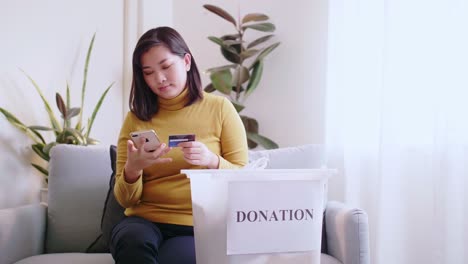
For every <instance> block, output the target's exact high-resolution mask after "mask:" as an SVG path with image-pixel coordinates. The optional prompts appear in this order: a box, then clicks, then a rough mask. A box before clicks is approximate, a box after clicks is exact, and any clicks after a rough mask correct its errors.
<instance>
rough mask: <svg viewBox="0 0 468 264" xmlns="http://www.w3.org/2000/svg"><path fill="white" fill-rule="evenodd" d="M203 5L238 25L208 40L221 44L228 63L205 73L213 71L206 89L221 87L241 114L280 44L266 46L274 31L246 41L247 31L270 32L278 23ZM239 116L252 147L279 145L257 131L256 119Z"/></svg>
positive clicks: (265, 16)
mask: <svg viewBox="0 0 468 264" xmlns="http://www.w3.org/2000/svg"><path fill="white" fill-rule="evenodd" d="M203 7H204V8H206V9H207V10H209V11H210V12H212V13H214V14H216V15H218V16H220V17H221V18H223V19H224V20H225V21H228V22H229V23H231V24H232V25H233V26H234V28H235V31H234V33H233V34H227V35H223V36H221V37H214V36H209V37H208V39H209V40H211V41H212V42H214V43H216V44H217V45H219V47H220V49H221V54H222V55H223V57H224V58H225V59H226V60H227V61H228V62H229V64H227V65H224V66H221V67H215V68H211V69H208V70H206V73H207V74H209V75H210V79H211V83H210V84H208V85H207V86H206V87H205V91H207V92H214V91H218V92H221V93H222V94H224V95H226V96H227V97H229V99H230V101H231V102H232V103H233V105H234V106H235V108H236V110H237V112H238V113H239V114H240V112H241V111H242V110H243V109H244V108H245V106H244V103H245V100H246V99H247V98H248V97H249V96H250V95H251V94H252V93H253V92H254V91H255V89H256V88H257V87H258V84H259V82H260V80H261V77H262V73H263V66H264V58H265V57H266V56H267V55H268V54H270V53H271V52H272V51H273V50H274V49H275V48H276V47H278V46H279V44H280V42H276V43H273V44H270V45H266V46H265V44H266V43H268V41H270V40H271V38H272V37H273V36H274V35H273V34H267V35H263V36H261V37H259V38H257V39H255V40H253V41H251V42H247V40H246V38H245V32H246V31H247V30H255V31H257V32H266V33H271V32H274V31H275V25H274V24H273V23H271V22H268V20H269V17H268V16H267V15H265V14H261V13H251V14H247V15H245V16H244V17H243V18H242V19H241V18H240V17H239V19H238V20H237V21H236V20H235V19H234V18H233V17H232V16H231V15H230V14H229V13H228V12H226V11H225V10H223V9H222V8H220V7H217V6H214V5H204V6H203ZM262 46H263V47H262ZM240 116H241V119H242V122H243V123H244V126H245V129H246V132H247V138H248V144H249V148H255V147H256V146H257V145H261V146H263V147H264V148H266V149H272V148H278V145H277V144H276V143H275V142H273V141H272V140H271V139H269V138H267V137H265V136H262V135H260V134H259V133H258V122H257V120H255V119H254V118H251V117H248V116H245V115H240Z"/></svg>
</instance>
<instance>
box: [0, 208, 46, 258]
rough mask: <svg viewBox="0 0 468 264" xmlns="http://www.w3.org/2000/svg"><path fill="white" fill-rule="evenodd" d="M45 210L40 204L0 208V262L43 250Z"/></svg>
mask: <svg viewBox="0 0 468 264" xmlns="http://www.w3.org/2000/svg"><path fill="white" fill-rule="evenodd" d="M46 210H47V208H46V206H45V205H42V204H30V205H25V206H20V207H15V208H7V209H1V210H0V252H1V254H0V264H10V263H14V262H16V261H18V260H21V259H23V258H26V257H29V256H33V255H38V254H41V253H42V252H43V251H44V238H45V229H46Z"/></svg>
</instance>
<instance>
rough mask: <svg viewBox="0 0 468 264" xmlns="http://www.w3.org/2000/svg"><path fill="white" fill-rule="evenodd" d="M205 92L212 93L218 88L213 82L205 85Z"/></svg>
mask: <svg viewBox="0 0 468 264" xmlns="http://www.w3.org/2000/svg"><path fill="white" fill-rule="evenodd" d="M203 90H204V91H205V92H207V93H212V92H214V91H216V89H215V88H214V86H213V84H212V83H210V84H208V85H207V86H205V88H204V89H203Z"/></svg>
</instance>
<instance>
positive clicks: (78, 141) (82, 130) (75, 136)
mask: <svg viewBox="0 0 468 264" xmlns="http://www.w3.org/2000/svg"><path fill="white" fill-rule="evenodd" d="M95 37H96V34H94V35H93V37H92V39H91V42H90V44H89V47H88V51H87V55H86V61H85V65H84V73H83V84H82V88H81V104H80V107H72V106H71V101H70V87H69V85H68V83H67V87H66V97H65V98H66V99H65V100H64V99H63V97H62V96H61V95H60V94H59V93H56V94H55V103H56V105H57V108H58V110H59V112H60V114H61V115H60V117H61V121H59V119H58V118H57V117H56V115H55V113H54V111H53V110H52V107H51V104H50V103H49V101H48V100H47V99H46V98H45V96H44V94H43V92H42V90H41V88H40V87H39V85H38V84H37V83H36V82H35V81H34V79H33V78H31V76H29V75H28V74H27V73H26V72H24V71H23V73H24V75H25V76H26V77H27V78H28V79H29V81H30V82H31V84H32V86H33V87H34V88H35V89H36V91H37V93H38V94H39V96H40V98H41V100H42V103H43V104H44V108H45V110H46V112H47V114H48V117H49V120H50V126H42V125H30V126H28V125H25V124H24V123H23V122H21V121H20V120H19V119H18V118H17V117H16V116H15V115H14V114H12V113H11V112H9V111H8V110H6V109H4V108H2V107H0V112H1V113H2V114H3V115H4V116H5V118H6V120H7V121H8V122H9V123H10V124H11V125H13V126H14V127H16V128H17V129H19V130H20V131H22V132H23V133H25V134H26V135H27V136H28V137H29V138H31V139H32V140H33V141H34V143H33V144H32V145H31V148H32V150H33V151H34V153H36V154H37V155H38V156H39V157H40V158H41V159H43V160H45V161H46V162H48V161H49V160H50V150H51V149H52V148H53V147H54V146H55V145H57V144H73V145H85V146H86V145H93V144H97V143H99V141H98V140H96V139H93V138H91V137H90V134H91V129H92V127H93V123H94V120H95V118H96V115H97V113H98V111H99V109H100V108H101V105H102V102H103V101H104V99H105V97H106V95H107V93H108V92H109V90H110V88H111V87H112V85H113V84H114V83H111V84H110V85H109V86H108V87H107V88H106V89H105V90H104V92H103V93H102V95H101V97H100V98H99V100H98V101H97V103H96V105H95V107H94V110H93V113H92V115H91V117H89V118H88V119H87V123H86V125H84V124H83V111H82V109H83V107H84V99H85V94H86V85H87V77H88V66H89V62H90V58H91V53H92V50H93V45H94V39H95ZM73 119H76V123H75V125H72V121H73ZM50 132H52V133H53V134H54V135H55V140H54V141H52V142H47V141H46V140H45V137H44V134H43V133H50ZM31 165H32V166H33V167H34V168H36V169H37V170H38V171H39V172H41V173H42V174H43V175H44V178H45V181H46V182H48V174H49V172H48V170H47V168H44V167H43V166H41V165H40V164H35V163H31Z"/></svg>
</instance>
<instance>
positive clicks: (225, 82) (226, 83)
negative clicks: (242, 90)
mask: <svg viewBox="0 0 468 264" xmlns="http://www.w3.org/2000/svg"><path fill="white" fill-rule="evenodd" d="M210 79H211V83H212V84H213V87H214V88H215V89H216V90H218V91H220V92H221V93H223V94H227V95H229V94H230V93H231V84H232V74H231V71H230V70H222V71H218V72H213V73H212V74H211V75H210Z"/></svg>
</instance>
